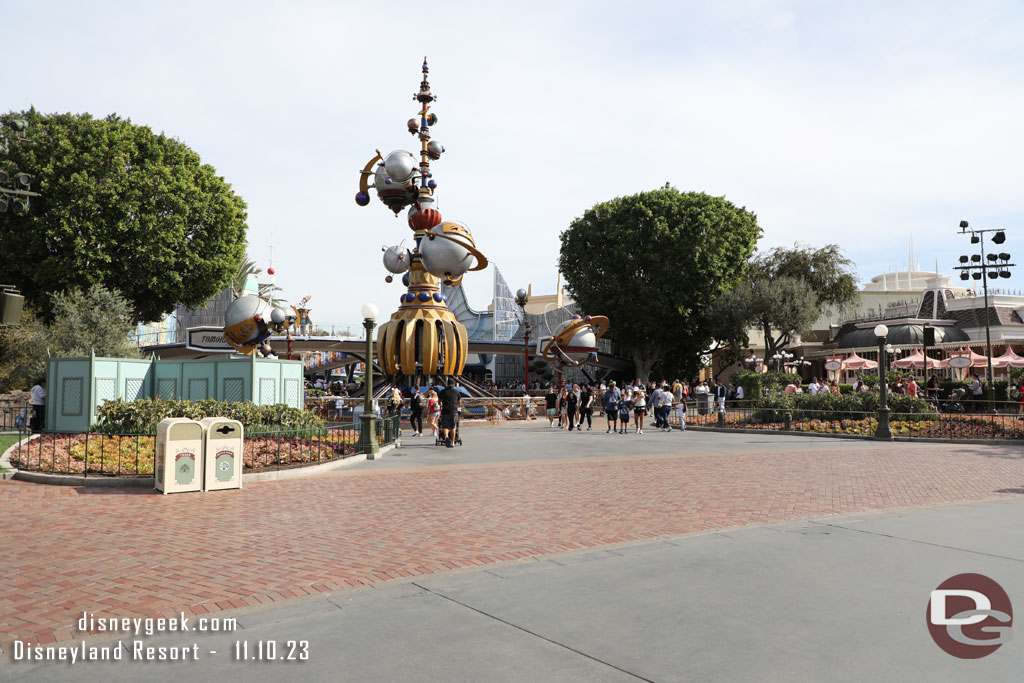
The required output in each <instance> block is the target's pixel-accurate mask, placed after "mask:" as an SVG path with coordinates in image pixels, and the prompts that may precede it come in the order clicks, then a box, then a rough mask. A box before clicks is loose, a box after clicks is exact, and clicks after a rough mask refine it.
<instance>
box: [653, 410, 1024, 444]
mask: <svg viewBox="0 0 1024 683" xmlns="http://www.w3.org/2000/svg"><path fill="white" fill-rule="evenodd" d="M999 408H1000V409H1001V410H1000V411H999V412H996V413H960V412H952V413H951V412H941V413H939V412H892V413H890V414H889V426H890V430H891V431H892V434H893V436H895V437H897V438H901V439H915V438H916V439H948V440H971V441H992V440H1024V417H1022V416H1021V415H1019V414H1018V413H1019V406H1018V405H1017V404H1015V403H1002V404H999ZM650 421H651V418H650V417H648V422H650ZM669 422H670V424H672V425H673V426H676V427H678V426H679V420H678V418H677V417H676V415H675V413H672V414H671V415H670V417H669ZM686 424H687V426H688V427H689V426H696V427H724V428H729V429H742V430H751V431H789V432H811V433H817V434H845V435H850V436H862V437H873V436H874V435H875V430H876V429H877V427H878V413H877V412H876V411H841V410H807V409H803V408H778V407H767V408H766V407H759V406H757V405H752V404H744V405H736V404H733V405H728V404H727V405H726V410H725V412H724V413H719V412H717V411H709V412H704V411H701V412H698V411H697V410H696V409H695V408H693V407H691V408H690V409H689V410H687V415H686Z"/></svg>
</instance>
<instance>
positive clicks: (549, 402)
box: [544, 384, 558, 429]
mask: <svg viewBox="0 0 1024 683" xmlns="http://www.w3.org/2000/svg"><path fill="white" fill-rule="evenodd" d="M544 411H545V412H546V413H547V416H548V427H550V428H551V429H554V428H555V418H556V417H558V392H557V391H555V385H554V384H552V385H550V386H549V387H548V393H546V394H544Z"/></svg>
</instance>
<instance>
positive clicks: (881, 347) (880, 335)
mask: <svg viewBox="0 0 1024 683" xmlns="http://www.w3.org/2000/svg"><path fill="white" fill-rule="evenodd" d="M888 334H889V328H888V327H886V326H885V325H875V337H876V338H877V339H878V429H876V430H875V438H876V439H885V440H887V441H892V429H890V428H889V404H888V398H889V397H888V395H887V394H888V392H887V391H886V390H885V369H886V349H885V338H886V337H887V336H888Z"/></svg>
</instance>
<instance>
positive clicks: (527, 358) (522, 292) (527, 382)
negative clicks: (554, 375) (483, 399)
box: [516, 289, 530, 392]
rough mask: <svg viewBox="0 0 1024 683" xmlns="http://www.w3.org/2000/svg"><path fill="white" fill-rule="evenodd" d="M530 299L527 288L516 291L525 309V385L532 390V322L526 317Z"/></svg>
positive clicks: (518, 300)
mask: <svg viewBox="0 0 1024 683" xmlns="http://www.w3.org/2000/svg"><path fill="white" fill-rule="evenodd" d="M528 300H529V296H527V293H526V290H525V289H520V290H517V291H516V304H518V305H519V308H520V309H521V310H522V311H523V387H524V391H526V392H529V391H530V322H529V321H528V320H527V319H526V302H527V301H528Z"/></svg>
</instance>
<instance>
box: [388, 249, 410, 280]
mask: <svg viewBox="0 0 1024 683" xmlns="http://www.w3.org/2000/svg"><path fill="white" fill-rule="evenodd" d="M411 260H412V259H410V258H409V252H408V251H406V249H405V247H403V246H400V245H397V244H396V245H394V246H392V247H388V248H387V249H385V250H384V268H386V269H387V271H388V272H389V273H404V272H405V271H407V270H409V265H410V262H411Z"/></svg>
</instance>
